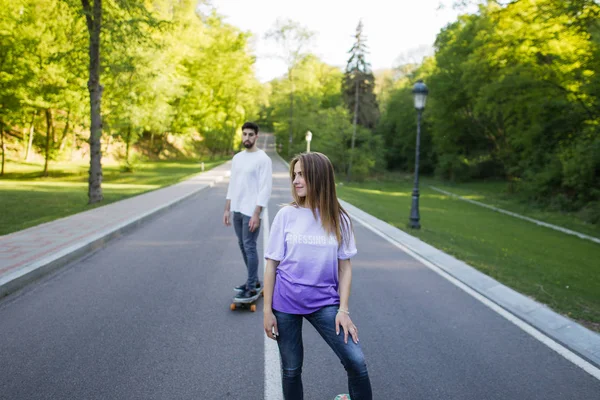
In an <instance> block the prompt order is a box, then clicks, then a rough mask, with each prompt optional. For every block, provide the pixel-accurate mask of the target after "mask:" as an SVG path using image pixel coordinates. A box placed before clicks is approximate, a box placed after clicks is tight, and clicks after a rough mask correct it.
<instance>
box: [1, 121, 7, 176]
mask: <svg viewBox="0 0 600 400" xmlns="http://www.w3.org/2000/svg"><path fill="white" fill-rule="evenodd" d="M0 146H2V170H0V176H4V162H5V159H6V145H5V144H4V122H3V121H0Z"/></svg>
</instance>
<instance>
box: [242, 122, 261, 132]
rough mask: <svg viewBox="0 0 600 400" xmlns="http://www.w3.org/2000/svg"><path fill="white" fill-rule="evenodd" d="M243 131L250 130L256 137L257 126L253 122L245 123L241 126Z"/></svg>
mask: <svg viewBox="0 0 600 400" xmlns="http://www.w3.org/2000/svg"><path fill="white" fill-rule="evenodd" d="M244 129H252V130H253V131H254V133H256V134H257V135H258V125H256V124H255V123H254V122H245V123H244V125H242V130H244Z"/></svg>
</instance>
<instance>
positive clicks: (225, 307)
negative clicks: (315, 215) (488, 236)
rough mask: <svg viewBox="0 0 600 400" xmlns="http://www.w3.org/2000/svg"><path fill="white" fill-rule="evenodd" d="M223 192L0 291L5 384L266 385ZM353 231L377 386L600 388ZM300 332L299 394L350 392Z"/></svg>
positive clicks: (281, 171) (579, 391)
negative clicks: (244, 306) (241, 293)
mask: <svg viewBox="0 0 600 400" xmlns="http://www.w3.org/2000/svg"><path fill="white" fill-rule="evenodd" d="M273 164H274V190H273V196H272V198H271V202H270V205H269V217H270V219H271V221H272V219H273V218H274V216H275V214H276V213H277V210H278V209H279V204H281V203H284V202H288V201H290V192H289V190H290V185H289V179H288V175H287V169H286V167H285V165H284V164H283V163H281V162H280V161H279V160H278V159H277V158H275V157H274V158H273ZM225 192H226V183H224V184H219V185H217V186H215V187H214V188H211V189H208V190H204V191H202V192H200V193H199V194H197V195H195V196H193V197H192V198H190V199H189V200H186V201H184V202H183V203H181V204H180V205H178V206H177V207H175V208H173V209H172V210H171V211H169V212H167V213H164V214H162V215H161V216H159V217H157V218H155V219H153V220H151V221H149V222H147V223H145V224H143V225H142V226H141V227H140V228H138V229H136V230H135V231H133V232H131V233H129V234H127V235H125V236H123V237H121V238H119V239H117V240H114V241H112V242H110V243H109V245H108V246H107V247H105V248H104V249H101V250H99V251H97V252H95V253H93V254H91V255H89V256H88V257H86V258H84V259H82V260H79V261H77V262H75V263H73V264H71V265H69V266H68V267H65V268H63V269H62V270H60V271H59V272H57V273H55V274H53V275H51V276H48V277H47V278H45V279H43V280H42V281H40V282H38V283H35V284H33V285H30V286H29V287H27V288H25V289H24V290H22V291H20V292H18V293H16V294H14V295H11V296H8V297H7V298H5V299H3V300H2V301H0V398H1V399H10V400H16V399H126V400H130V399H206V400H212V399H215V400H217V399H218V400H221V399H227V398H231V399H241V400H256V399H262V398H263V393H264V387H265V376H264V359H265V346H264V338H263V333H262V300H260V301H259V303H258V311H257V312H256V313H250V312H244V311H241V312H240V311H236V312H232V311H230V310H229V304H230V301H231V297H232V295H233V291H232V287H233V286H234V285H237V284H239V283H241V282H243V281H244V279H245V267H244V266H243V262H242V259H241V255H240V253H239V249H238V247H237V241H236V239H235V234H234V232H233V229H232V228H226V227H224V226H223V225H222V223H221V219H222V213H223V205H224V197H225ZM355 232H356V239H357V245H358V249H359V254H358V255H357V256H356V257H355V258H354V260H353V271H354V273H353V276H354V279H353V288H352V296H351V300H350V309H351V312H352V314H351V316H352V318H353V320H354V322H355V323H356V325H357V326H358V328H359V330H360V339H361V344H362V346H363V349H364V352H365V356H366V357H367V363H368V366H369V370H370V374H371V381H372V386H373V393H374V399H378V400H379V399H411V400H417V399H423V400H425V399H427V400H434V399H444V400H448V399H460V400H488V399H489V400H496V399H498V400H500V399H502V400H513V399H532V400H534V399H536V400H537V399H539V400H554V399H556V400H567V399H568V400H572V399H582V400H584V399H585V400H595V399H600V381H598V380H596V379H595V378H593V377H591V376H590V375H588V374H586V373H585V372H584V371H582V370H581V369H579V368H578V367H576V366H574V365H573V364H571V363H570V362H569V361H567V360H565V359H564V358H562V357H561V356H560V355H558V354H557V353H555V352H554V351H552V350H550V349H549V348H547V347H546V346H545V345H543V344H542V343H540V342H539V341H537V340H535V339H533V338H532V337H531V336H529V335H528V334H526V333H525V332H523V331H522V330H520V329H519V328H518V327H516V326H515V325H513V324H511V323H510V322H508V321H507V320H505V319H504V318H502V317H500V316H499V315H497V314H496V313H494V312H493V311H491V310H490V309H489V308H487V307H485V306H484V305H482V304H481V303H479V302H478V301H477V300H475V299H474V298H472V297H470V296H469V295H467V294H465V293H464V292H463V291H462V290H460V289H458V288H457V287H455V286H454V285H452V284H451V283H450V282H448V281H446V280H444V279H443V278H441V277H440V276H439V275H437V274H436V273H434V272H433V271H431V270H429V269H428V268H427V267H425V266H423V265H421V264H420V263H418V262H417V261H415V260H414V259H412V258H411V257H409V256H408V255H406V254H405V253H403V252H402V251H401V250H400V249H398V248H396V247H394V246H393V245H392V244H390V243H389V242H387V241H384V240H383V239H381V238H380V237H378V236H377V235H375V234H374V233H372V232H371V231H369V230H368V229H366V228H364V227H362V226H361V225H360V224H358V223H355ZM262 237H263V235H260V238H261V240H260V241H259V243H260V246H259V247H260V248H259V252H260V254H262V248H263V244H262ZM261 276H262V274H261ZM304 332H305V334H304V345H305V364H304V387H305V398H306V399H307V400H312V399H319V400H323V399H333V397H334V396H335V395H336V394H338V393H345V392H347V389H346V378H345V372H344V370H343V367H342V366H341V364H340V363H339V361H338V360H337V358H336V357H335V355H334V354H333V352H332V351H331V350H330V349H329V348H328V347H327V345H326V344H325V343H324V342H323V340H322V339H321V338H320V337H319V336H318V335H317V334H316V333H315V331H314V329H313V328H312V326H310V324H308V323H306V324H305V327H304Z"/></svg>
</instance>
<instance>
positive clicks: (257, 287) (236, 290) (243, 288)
mask: <svg viewBox="0 0 600 400" xmlns="http://www.w3.org/2000/svg"><path fill="white" fill-rule="evenodd" d="M260 286H261V283H260V282H256V290H259V289H260ZM245 290H246V284H245V283H242V284H241V285H239V286H236V287H234V288H233V291H234V292H238V293H241V292H243V291H245Z"/></svg>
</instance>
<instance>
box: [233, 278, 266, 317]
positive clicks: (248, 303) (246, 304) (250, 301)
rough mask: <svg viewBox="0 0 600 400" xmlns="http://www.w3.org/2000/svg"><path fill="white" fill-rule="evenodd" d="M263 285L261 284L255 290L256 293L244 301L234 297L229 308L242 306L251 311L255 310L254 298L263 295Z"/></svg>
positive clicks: (256, 298)
mask: <svg viewBox="0 0 600 400" xmlns="http://www.w3.org/2000/svg"><path fill="white" fill-rule="evenodd" d="M263 295H264V294H263V287H262V285H261V286H260V289H259V290H258V292H256V294H255V295H254V296H252V297H250V298H248V299H246V300H244V301H240V300H236V299H235V297H234V298H233V300H232V301H231V305H230V306H229V309H231V311H235V310H237V309H238V308H244V309H249V310H250V311H252V312H255V311H256V304H254V303H256V300H258V298H259V297H260V296H263Z"/></svg>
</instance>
